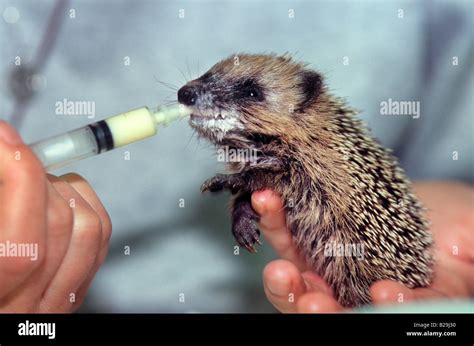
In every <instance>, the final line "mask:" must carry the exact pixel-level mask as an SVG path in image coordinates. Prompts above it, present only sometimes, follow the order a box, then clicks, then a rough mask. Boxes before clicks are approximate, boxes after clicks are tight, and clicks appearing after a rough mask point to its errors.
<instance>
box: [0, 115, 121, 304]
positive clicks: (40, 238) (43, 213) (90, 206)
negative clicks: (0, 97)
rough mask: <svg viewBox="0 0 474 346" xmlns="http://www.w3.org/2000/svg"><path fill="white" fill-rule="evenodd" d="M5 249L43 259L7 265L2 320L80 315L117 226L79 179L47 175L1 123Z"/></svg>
mask: <svg viewBox="0 0 474 346" xmlns="http://www.w3.org/2000/svg"><path fill="white" fill-rule="evenodd" d="M0 206H1V208H0V243H6V242H7V241H9V242H10V243H15V244H25V243H27V244H37V246H38V259H37V260H35V261H32V260H31V257H26V256H24V257H12V256H10V257H0V312H38V313H44V312H73V311H75V310H76V309H77V308H78V307H79V306H80V305H81V303H82V301H83V299H84V297H85V294H86V292H87V289H88V287H89V285H90V283H91V282H92V279H93V278H94V276H95V274H96V272H97V270H98V269H99V267H100V265H101V264H102V263H103V261H104V260H105V257H106V255H107V250H108V244H109V239H110V235H111V229H112V225H111V221H110V218H109V215H108V214H107V212H106V210H105V208H104V206H103V205H102V203H101V202H100V200H99V198H98V197H97V195H96V193H95V192H94V190H93V189H92V188H91V186H90V185H89V184H88V183H87V181H86V180H84V179H83V178H82V177H80V176H79V175H77V174H67V175H63V176H60V177H56V176H53V175H49V174H48V175H47V174H46V173H45V171H44V170H43V168H42V166H41V163H40V162H39V161H38V159H37V158H36V156H35V155H34V154H33V152H32V151H31V150H30V148H29V147H28V146H27V145H26V144H24V143H23V141H22V140H21V138H20V136H19V135H18V133H17V132H16V131H15V130H14V129H13V128H12V127H10V126H9V125H8V124H7V123H6V122H4V121H0Z"/></svg>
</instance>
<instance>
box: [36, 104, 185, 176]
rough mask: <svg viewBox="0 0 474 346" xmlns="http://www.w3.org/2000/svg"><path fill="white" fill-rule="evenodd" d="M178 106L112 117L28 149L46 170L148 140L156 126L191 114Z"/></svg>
mask: <svg viewBox="0 0 474 346" xmlns="http://www.w3.org/2000/svg"><path fill="white" fill-rule="evenodd" d="M191 112H192V110H190V109H188V108H184V107H181V106H175V107H171V108H161V109H159V110H158V111H156V112H151V111H150V109H148V108H147V107H142V108H138V109H134V110H131V111H128V112H125V113H121V114H118V115H115V116H113V117H110V118H107V119H105V120H101V121H98V122H96V123H94V124H90V125H88V126H85V127H82V128H79V129H77V130H72V131H70V132H67V133H64V134H61V135H58V136H55V137H52V138H48V139H45V140H42V141H40V142H36V143H34V144H32V145H31V148H32V149H33V151H34V152H35V153H36V155H37V156H38V158H39V159H40V161H41V162H42V163H43V166H44V168H45V169H46V170H52V169H57V168H60V167H63V166H65V165H67V164H70V163H73V162H75V161H78V160H82V159H84V158H86V157H89V156H94V155H97V154H100V153H103V152H106V151H109V150H112V149H114V148H118V147H122V146H124V145H127V144H130V143H133V142H136V141H139V140H142V139H145V138H148V137H151V136H153V135H155V134H156V132H157V126H158V125H159V124H161V125H163V126H166V125H167V124H168V123H169V122H171V121H173V120H176V119H178V118H180V117H183V116H188V115H189V114H191Z"/></svg>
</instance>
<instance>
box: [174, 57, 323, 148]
mask: <svg viewBox="0 0 474 346" xmlns="http://www.w3.org/2000/svg"><path fill="white" fill-rule="evenodd" d="M320 89H321V78H320V76H319V75H318V74H316V73H314V72H312V71H308V70H306V69H305V66H304V65H302V64H299V63H294V62H292V61H291V58H289V57H287V56H275V55H246V54H243V55H235V56H232V57H229V58H227V59H225V60H222V61H221V62H219V63H217V64H216V65H214V66H213V67H212V68H211V69H210V70H209V71H207V72H206V73H205V74H204V75H202V76H201V77H199V78H197V79H195V80H193V81H190V82H188V83H187V84H186V85H184V86H183V87H182V88H181V89H180V90H179V91H178V101H179V102H180V103H182V104H184V105H186V106H189V107H191V108H192V109H193V111H194V112H193V114H192V115H191V118H190V124H191V126H192V127H193V128H194V129H195V130H196V131H197V132H198V133H199V134H201V135H203V136H204V137H207V138H209V139H210V140H211V141H213V142H216V143H221V142H222V141H224V140H225V139H227V138H229V137H230V138H232V139H233V140H235V139H236V138H239V137H241V138H242V139H244V138H248V136H254V137H255V135H276V134H274V133H269V132H272V126H269V125H272V124H285V123H287V122H288V121H294V118H295V113H301V112H302V111H304V109H305V108H306V107H307V106H308V105H309V104H311V103H312V102H313V101H315V100H316V97H317V94H318V93H319V91H320ZM275 128H278V126H276V127H275V126H274V127H273V129H275ZM283 130H284V129H283Z"/></svg>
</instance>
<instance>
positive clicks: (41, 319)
mask: <svg viewBox="0 0 474 346" xmlns="http://www.w3.org/2000/svg"><path fill="white" fill-rule="evenodd" d="M473 316H474V315H472V314H471V315H469V314H449V315H438V314H382V315H376V314H328V315H279V314H274V315H271V314H268V315H257V314H255V315H243V314H242V315H227V314H160V315H153V314H148V315H143V314H140V315H131V314H117V315H115V314H108V315H105V314H75V315H23V314H11V315H0V345H2V346H5V345H13V344H35V345H39V344H50V345H60V344H82V345H86V344H128V345H140V344H146V343H150V342H151V343H154V344H156V343H167V344H183V343H184V344H219V345H222V344H235V343H239V344H242V343H256V344H272V345H278V344H287V345H298V344H312V345H320V344H346V345H353V344H365V345H367V344H377V345H386V344H413V345H421V344H425V345H439V344H449V345H456V344H460V345H462V344H465V345H472V343H473V340H474V332H473V326H474V323H473V322H474V318H473ZM45 322H49V323H55V329H54V331H55V333H54V334H55V335H54V339H52V338H51V339H49V338H48V335H50V336H52V333H49V334H48V328H47V327H46V325H38V324H33V323H45ZM20 330H21V331H20ZM41 330H42V332H43V334H46V335H42V336H32V335H28V336H21V335H19V333H23V334H25V333H28V334H31V333H38V332H39V331H41ZM49 331H50V332H51V331H52V329H49Z"/></svg>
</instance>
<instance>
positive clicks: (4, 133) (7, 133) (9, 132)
mask: <svg viewBox="0 0 474 346" xmlns="http://www.w3.org/2000/svg"><path fill="white" fill-rule="evenodd" d="M0 140H1V141H3V142H5V143H7V144H11V145H16V144H20V143H22V140H21V137H20V135H19V134H18V132H16V130H15V129H14V128H13V127H11V126H10V125H8V123H7V122H6V121H4V120H0Z"/></svg>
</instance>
